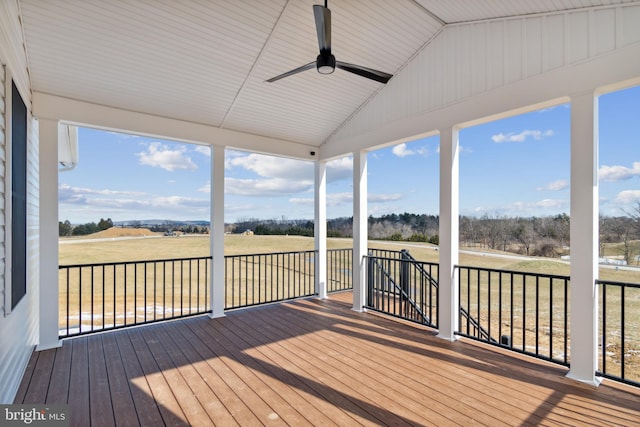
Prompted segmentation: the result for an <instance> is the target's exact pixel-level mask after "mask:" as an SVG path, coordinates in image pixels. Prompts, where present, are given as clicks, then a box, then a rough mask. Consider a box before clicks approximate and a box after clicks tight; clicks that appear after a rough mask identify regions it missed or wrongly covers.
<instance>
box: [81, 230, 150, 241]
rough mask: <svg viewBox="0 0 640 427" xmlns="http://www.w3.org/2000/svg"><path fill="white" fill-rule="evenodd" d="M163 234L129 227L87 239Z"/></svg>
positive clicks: (90, 236)
mask: <svg viewBox="0 0 640 427" xmlns="http://www.w3.org/2000/svg"><path fill="white" fill-rule="evenodd" d="M161 235H162V233H156V232H153V231H151V230H149V229H148V228H129V227H111V228H109V229H107V230H102V231H99V232H97V233H93V234H89V235H88V236H86V238H90V239H105V238H107V239H108V238H112V237H143V236H161Z"/></svg>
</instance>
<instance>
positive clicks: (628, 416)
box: [16, 293, 640, 426]
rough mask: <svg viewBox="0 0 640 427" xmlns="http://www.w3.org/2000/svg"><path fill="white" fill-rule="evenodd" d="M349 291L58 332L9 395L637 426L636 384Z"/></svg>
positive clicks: (206, 417)
mask: <svg viewBox="0 0 640 427" xmlns="http://www.w3.org/2000/svg"><path fill="white" fill-rule="evenodd" d="M350 297H351V296H350V294H349V293H343V294H336V295H332V296H331V298H330V299H328V300H317V299H307V300H296V301H290V302H287V303H282V304H273V305H269V306H264V307H256V308H251V309H244V310H237V311H232V312H228V313H227V315H226V316H225V317H223V318H219V319H209V318H208V317H206V316H201V317H194V318H189V319H184V320H179V321H172V322H165V323H157V324H152V325H147V326H142V327H138V328H132V329H128V330H127V329H125V330H118V331H111V332H106V333H104V334H99V335H93V336H87V337H79V338H73V339H69V340H65V341H64V343H63V346H62V347H61V348H58V349H52V350H45V351H42V352H36V353H34V354H33V355H32V358H31V360H30V362H29V365H28V367H27V371H26V373H25V375H24V378H23V381H22V384H21V386H20V388H19V391H18V394H17V396H16V403H19V402H25V403H27V402H28V403H48V404H55V403H68V404H69V405H70V412H71V414H70V415H71V424H72V425H78V426H80V425H89V424H91V425H100V426H101V425H104V426H111V425H118V426H120V425H132V426H133V425H175V426H187V425H196V426H197V425H203V426H204V425H221V426H232V425H241V426H244V425H296V426H298V425H300V426H303V425H322V426H325V425H425V426H428V425H433V426H440V425H491V426H500V425H514V426H515V425H517V426H524V425H550V426H553V425H556V426H558V425H563V426H564V425H575V426H583V425H629V426H632V425H640V389H638V388H634V387H629V386H626V385H623V384H618V383H615V382H612V381H609V380H607V381H605V382H604V384H603V385H601V386H600V387H598V388H594V387H590V386H587V385H584V384H580V383H576V382H574V381H572V380H569V379H567V378H566V377H565V375H566V372H567V370H566V368H564V367H562V366H559V365H555V364H551V363H547V362H544V361H540V360H537V359H533V358H530V357H527V356H523V355H520V354H517V353H513V352H508V351H506V350H503V349H499V348H495V347H492V346H487V345H484V344H480V343H476V342H473V341H469V340H459V341H456V342H453V343H452V342H448V341H445V340H441V339H439V338H437V337H436V336H435V332H434V331H433V330H431V329H428V328H424V327H421V326H418V325H414V324H409V323H406V322H401V321H398V320H397V319H393V318H388V317H384V316H381V315H378V314H373V313H357V312H354V311H353V310H351V309H350V304H349V302H348V301H349V299H350Z"/></svg>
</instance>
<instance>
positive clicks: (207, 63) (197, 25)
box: [17, 0, 625, 146]
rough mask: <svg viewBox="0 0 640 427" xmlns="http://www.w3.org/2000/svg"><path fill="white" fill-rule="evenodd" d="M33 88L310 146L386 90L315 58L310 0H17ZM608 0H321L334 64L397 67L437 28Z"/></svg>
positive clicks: (391, 70) (430, 38)
mask: <svg viewBox="0 0 640 427" xmlns="http://www.w3.org/2000/svg"><path fill="white" fill-rule="evenodd" d="M17 1H18V4H19V8H20V13H21V19H22V24H23V32H24V38H25V40H26V46H25V50H26V55H27V62H28V64H27V65H28V69H29V73H30V78H31V85H32V89H33V90H34V91H37V92H41V93H45V94H51V95H56V96H60V97H64V98H70V99H75V100H80V101H86V102H91V103H94V104H98V105H104V106H110V107H115V108H120V109H125V110H129V111H135V112H141V113H146V114H150V115H155V116H160V117H167V118H174V119H178V120H182V121H187V122H193V123H199V124H205V125H210V126H214V127H219V128H223V129H229V130H235V131H240V132H244V133H249V134H253V135H261V136H268V137H272V138H278V139H283V140H288V141H295V142H301V143H304V144H307V145H311V146H319V145H320V144H322V143H323V141H325V140H326V139H327V138H328V137H329V136H330V135H331V134H332V133H333V132H334V131H335V130H336V129H338V128H339V127H340V126H341V125H343V124H344V123H345V121H347V120H349V118H350V117H351V116H352V115H353V114H354V112H356V111H358V110H359V109H361V108H362V106H363V105H365V104H366V103H367V102H368V101H369V100H371V99H372V98H373V97H375V96H376V94H377V93H378V91H379V90H380V89H381V88H382V87H383V86H384V85H382V84H380V83H377V82H374V81H370V80H367V79H364V78H362V77H359V76H356V75H353V74H350V73H347V72H344V71H341V70H336V71H335V73H333V74H332V75H320V74H318V73H317V72H316V71H315V70H310V71H306V72H304V73H301V74H297V75H295V76H291V77H288V78H285V79H282V80H280V81H277V82H274V83H265V80H266V79H268V78H270V77H273V76H275V75H278V74H280V73H283V72H285V71H288V70H290V69H292V68H295V67H298V66H300V65H303V64H306V63H309V62H311V61H313V60H314V59H315V57H316V55H317V54H318V42H317V39H316V31H315V24H314V17H313V11H312V5H313V4H318V3H321V2H320V1H319V0H318V1H315V2H314V1H312V0H269V1H265V0H238V1H228V0H183V1H175V0H56V1H43V0H17ZM624 2H625V1H615V0H510V1H495V0H473V1H471V0H446V1H444V0H393V1H389V0H331V1H330V2H329V5H328V6H329V8H330V9H331V11H332V45H333V53H334V55H335V56H336V58H337V59H338V60H341V61H345V62H350V63H355V64H361V65H364V66H367V67H371V68H374V69H379V70H383V71H386V72H388V73H392V74H396V73H398V72H399V71H401V70H402V69H403V67H405V66H406V65H407V64H408V63H409V61H410V60H411V59H412V58H413V57H415V56H416V55H417V54H418V53H420V52H421V51H422V50H423V49H424V48H425V46H427V45H428V44H429V43H431V42H432V41H433V40H434V39H435V38H437V37H439V36H440V35H441V34H442V30H443V28H445V27H446V26H447V25H451V24H456V23H461V22H475V21H483V20H493V19H500V18H505V17H513V16H526V15H530V14H539V13H546V12H557V11H565V10H566V11H568V10H574V9H579V8H585V7H592V6H601V5H609V4H617V3H624Z"/></svg>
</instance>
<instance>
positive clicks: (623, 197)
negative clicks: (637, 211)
mask: <svg viewBox="0 0 640 427" xmlns="http://www.w3.org/2000/svg"><path fill="white" fill-rule="evenodd" d="M616 202H618V203H622V204H625V205H627V204H633V203H637V202H640V190H624V191H621V192H619V193H618V195H617V196H616Z"/></svg>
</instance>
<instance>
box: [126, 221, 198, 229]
mask: <svg viewBox="0 0 640 427" xmlns="http://www.w3.org/2000/svg"><path fill="white" fill-rule="evenodd" d="M113 225H115V226H116V227H131V228H140V227H142V228H144V227H146V228H152V227H158V226H171V227H180V226H185V225H200V226H205V227H208V226H209V221H207V220H188V221H176V220H172V219H140V220H133V219H131V220H125V221H114V222H113Z"/></svg>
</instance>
